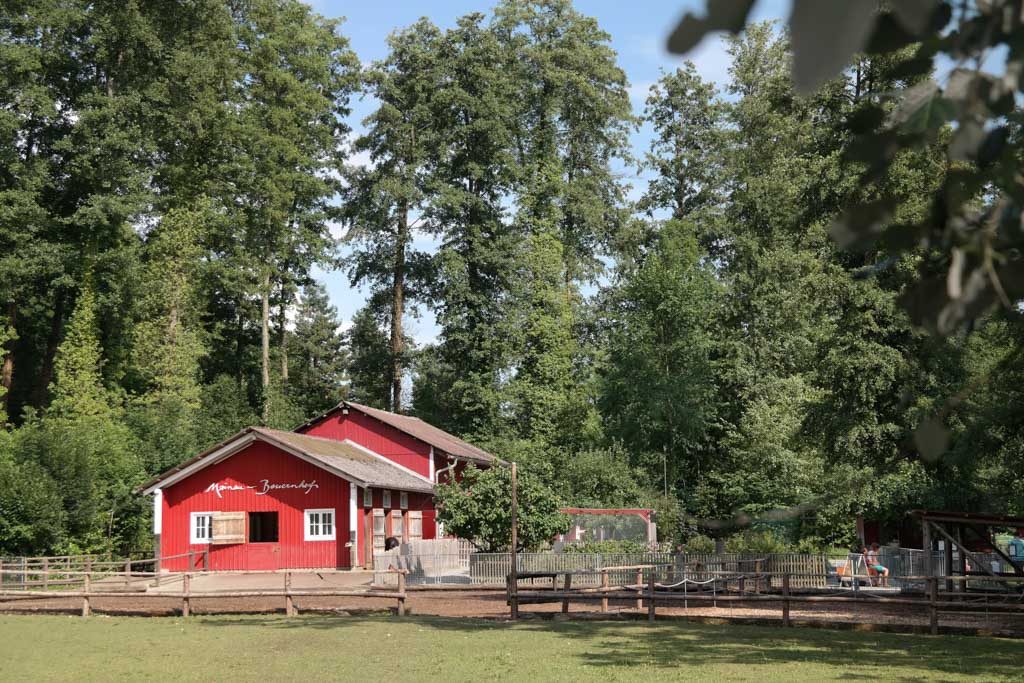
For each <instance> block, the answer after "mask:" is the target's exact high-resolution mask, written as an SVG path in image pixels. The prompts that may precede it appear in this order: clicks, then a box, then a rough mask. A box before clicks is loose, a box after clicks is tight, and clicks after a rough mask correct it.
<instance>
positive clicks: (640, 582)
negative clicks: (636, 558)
mask: <svg viewBox="0 0 1024 683" xmlns="http://www.w3.org/2000/svg"><path fill="white" fill-rule="evenodd" d="M651 571H654V570H653V569H652V570H651ZM643 596H644V570H643V569H637V570H636V608H637V609H638V610H641V609H643V608H644V597H643Z"/></svg>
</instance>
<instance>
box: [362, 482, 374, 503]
mask: <svg viewBox="0 0 1024 683" xmlns="http://www.w3.org/2000/svg"><path fill="white" fill-rule="evenodd" d="M363 507H364V508H372V507H373V489H371V488H370V487H369V486H367V487H366V488H365V489H363Z"/></svg>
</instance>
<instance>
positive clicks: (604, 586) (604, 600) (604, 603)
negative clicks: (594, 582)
mask: <svg viewBox="0 0 1024 683" xmlns="http://www.w3.org/2000/svg"><path fill="white" fill-rule="evenodd" d="M601 611H602V612H607V611H608V570H607V569H602V570H601Z"/></svg>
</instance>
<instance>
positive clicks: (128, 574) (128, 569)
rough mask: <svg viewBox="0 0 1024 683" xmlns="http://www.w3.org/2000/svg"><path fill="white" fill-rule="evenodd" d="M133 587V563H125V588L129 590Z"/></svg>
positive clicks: (127, 561)
mask: <svg viewBox="0 0 1024 683" xmlns="http://www.w3.org/2000/svg"><path fill="white" fill-rule="evenodd" d="M130 585H132V561H131V560H125V561H124V587H125V588H128V587H129V586H130Z"/></svg>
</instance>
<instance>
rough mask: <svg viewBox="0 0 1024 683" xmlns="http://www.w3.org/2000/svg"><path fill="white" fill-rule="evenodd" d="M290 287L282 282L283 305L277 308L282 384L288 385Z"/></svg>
mask: <svg viewBox="0 0 1024 683" xmlns="http://www.w3.org/2000/svg"><path fill="white" fill-rule="evenodd" d="M287 323H288V285H287V284H286V283H285V282H284V281H283V280H282V282H281V303H280V304H278V306H277V346H278V348H279V349H281V383H282V384H287V383H288V329H287Z"/></svg>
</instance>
